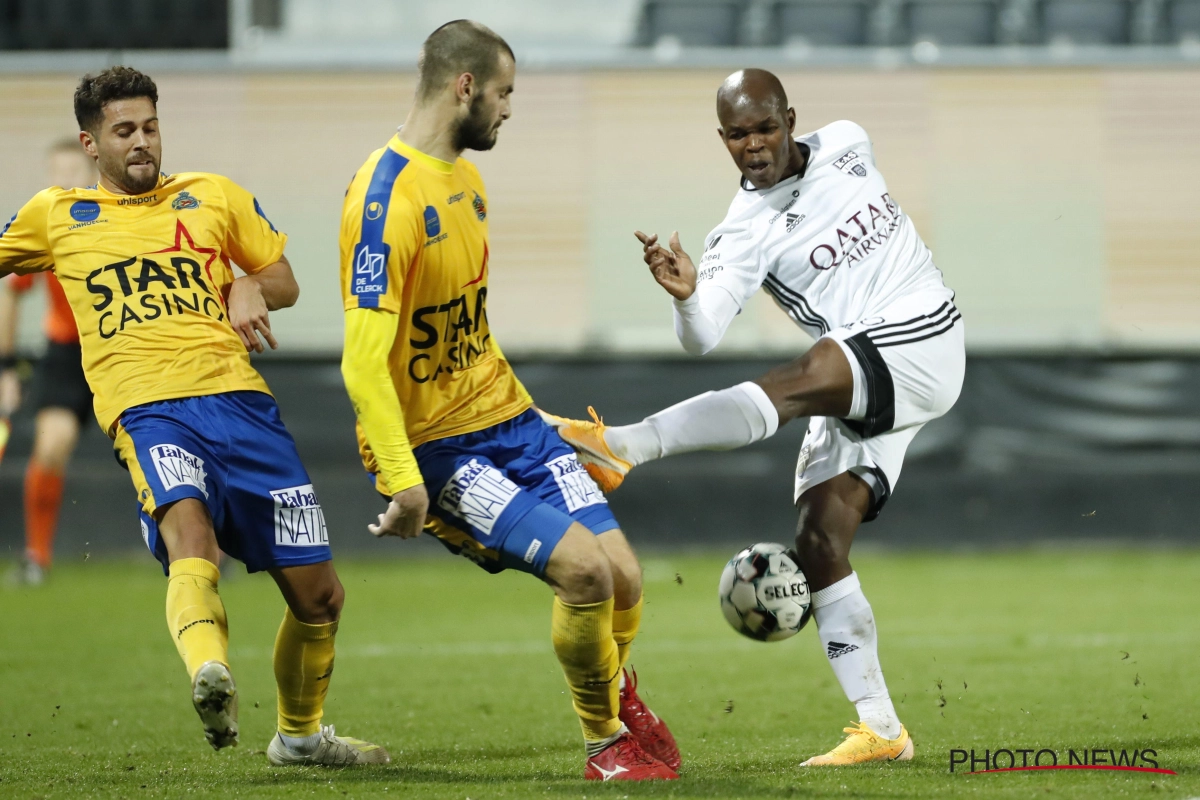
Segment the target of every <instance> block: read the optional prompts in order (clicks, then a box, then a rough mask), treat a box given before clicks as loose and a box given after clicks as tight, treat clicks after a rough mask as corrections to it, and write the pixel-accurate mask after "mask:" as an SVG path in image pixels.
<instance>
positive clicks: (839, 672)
mask: <svg viewBox="0 0 1200 800" xmlns="http://www.w3.org/2000/svg"><path fill="white" fill-rule="evenodd" d="M797 507H798V508H799V511H800V521H799V523H798V525H797V529H796V554H797V556H798V557H799V563H800V567H801V569H803V570H804V574H805V576H806V577H807V578H808V585H809V588H810V589H811V590H812V603H813V618H814V619H815V620H816V623H817V634H818V636H819V637H820V639H821V648H822V649H823V650H824V652H825V657H826V658H827V659H828V661H829V665H830V667H832V668H833V674H834V675H835V676H836V677H837V679H838V683H839V684H841V687H842V691H844V692H845V693H846V698H847V699H848V700H850V702H852V703H854V705H855V708H856V709H857V711H858V718H859V722H858V724H857V725H855V726H853V727H849V728H846V729H845V732H846V733H847V736H846V738H845V739H844V740H843V741H842V742H841V744H839V745H838V746H837V747H835V748H834V749H833V750H830V751H829V752H828V753H825V754H824V755H819V756H814V757H813V758H810V759H808V760H807V761H805V762H804V763H803V765H802V766H839V765H847V764H857V763H860V762H864V761H904V760H908V759H910V758H912V756H913V744H912V739H911V737H909V735H908V731H907V730H905V728H904V726H903V725H901V724H900V720H899V718H898V717H897V716H896V709H895V708H894V707H893V705H892V700H891V697H890V696H889V695H888V689H887V683H886V682H885V681H884V678H883V668H882V667H881V666H880V664H879V644H878V639H877V636H876V631H875V615H874V613H873V612H872V610H871V604H870V603H868V602H867V598H866V596H865V595H864V594H863V591H862V587H861V586H860V585H859V581H858V576H857V575H856V574H855V573H854V571H853V569H852V568H851V566H850V545H851V543H852V542H853V540H854V534H855V532H856V531H857V530H858V526H859V524H860V523H861V522H862V520H863V517H864V516H865V515H866V514H867V512H868V509H869V508H870V507H871V490H870V487H868V486H867V484H866V483H865V482H864V481H863V480H862V479H861V478H859V477H858V476H857V475H854V474H852V473H849V472H843V473H842V474H840V475H838V476H836V477H834V478H831V479H830V480H828V481H825V482H824V483H821V484H818V485H817V486H814V487H812V488H811V489H809V490H808V491H806V492H804V494H802V495H801V496H800V500H799V502H798V503H797Z"/></svg>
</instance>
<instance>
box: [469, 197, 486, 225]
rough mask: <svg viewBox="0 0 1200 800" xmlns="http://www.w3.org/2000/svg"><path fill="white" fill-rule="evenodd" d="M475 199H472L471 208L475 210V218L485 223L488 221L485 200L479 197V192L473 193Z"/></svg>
mask: <svg viewBox="0 0 1200 800" xmlns="http://www.w3.org/2000/svg"><path fill="white" fill-rule="evenodd" d="M473 194H474V195H475V197H473V198H472V199H471V208H473V209H475V216H477V217H479V221H480V222H483V221H484V220H485V219H487V206H486V205H485V204H484V202H483V198H482V197H480V196H479V192H473Z"/></svg>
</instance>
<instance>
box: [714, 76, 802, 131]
mask: <svg viewBox="0 0 1200 800" xmlns="http://www.w3.org/2000/svg"><path fill="white" fill-rule="evenodd" d="M748 108H754V109H761V110H764V111H768V112H774V113H776V114H779V115H781V116H782V115H784V114H786V113H787V110H788V99H787V92H785V91H784V90H783V84H782V83H780V81H779V78H777V77H775V74H774V73H773V72H767V71H766V70H765V69H743V70H738V71H737V72H735V73H733V74H732V75H730V76H729V77H728V78H726V79H725V82H724V83H722V84H721V88H720V89H717V119H719V120H721V121H722V122H724V120H725V117H726V116H728V115H729V113H730V112H733V111H736V110H743V109H748Z"/></svg>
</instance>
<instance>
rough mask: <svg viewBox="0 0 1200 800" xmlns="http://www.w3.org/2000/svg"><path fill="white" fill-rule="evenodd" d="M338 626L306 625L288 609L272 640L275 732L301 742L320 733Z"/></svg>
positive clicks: (331, 673) (333, 623) (328, 624)
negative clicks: (276, 709) (276, 693)
mask: <svg viewBox="0 0 1200 800" xmlns="http://www.w3.org/2000/svg"><path fill="white" fill-rule="evenodd" d="M337 629H338V624H337V623H336V622H327V623H325V624H324V625H309V624H308V623H305V622H301V621H300V620H298V619H296V618H295V617H294V616H292V610H291V609H290V608H289V609H288V610H287V612H286V613H285V614H284V615H283V623H282V624H280V626H279V633H278V635H276V637H275V685H276V686H278V687H279V732H280V733H282V734H283V735H284V736H294V737H296V738H301V737H304V736H312V735H313V734H314V733H317V732H318V731H320V730H321V714H322V712H323V710H324V707H325V694H326V692H328V691H329V677H330V676H331V675H333V638H334V636H335V635H336V634H337Z"/></svg>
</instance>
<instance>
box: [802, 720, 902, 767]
mask: <svg viewBox="0 0 1200 800" xmlns="http://www.w3.org/2000/svg"><path fill="white" fill-rule="evenodd" d="M843 730H844V731H845V732H846V733H847V734H848V735H847V736H846V738H845V739H844V740H842V743H841V744H839V745H838V746H837V747H835V748H833V749H832V750H830V751H829V752H828V753H826V754H825V755H823V756H813V757H812V758H810V759H809V760H808V761H805V762H804V763H803V764H801V765H800V766H802V767H840V766H846V765H848V764H861V763H863V762H864V761H909V760H911V759H912V757H913V742H912V737H911V736H909V735H908V731H907V730H905V728H904V726H903V725H901V726H900V735H899V736H897V737H896V738H895V739H885V738H883V737H882V736H880V735H879V734H877V733H876V732H875V731H873V730H871V729H870V728H869V727H867V725H866V723H864V722H855V723H853V727H850V728H844V729H843Z"/></svg>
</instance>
